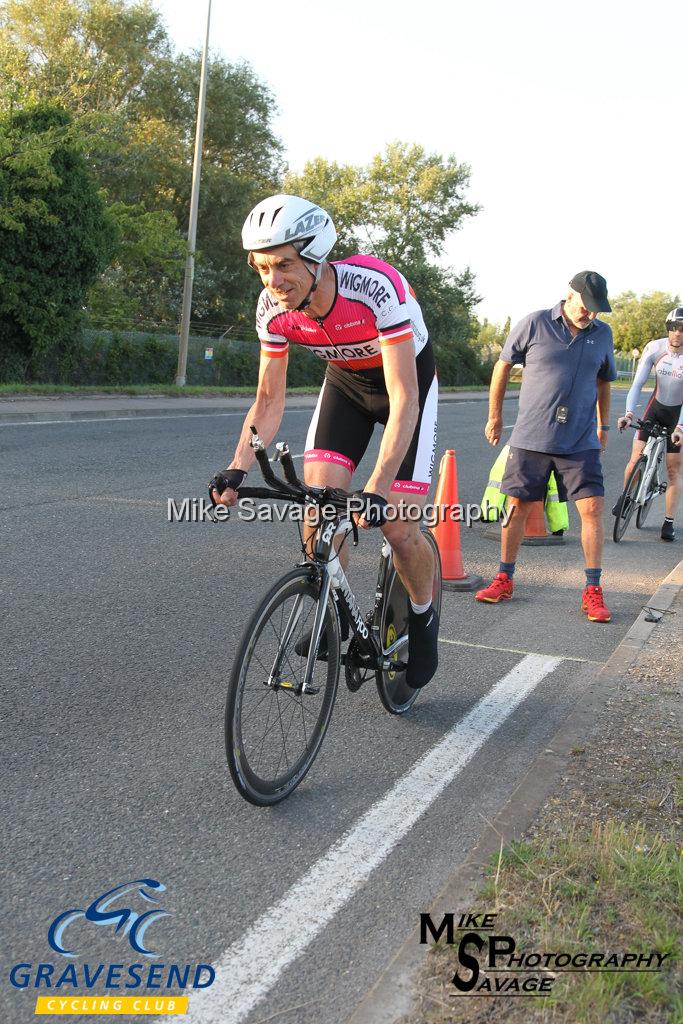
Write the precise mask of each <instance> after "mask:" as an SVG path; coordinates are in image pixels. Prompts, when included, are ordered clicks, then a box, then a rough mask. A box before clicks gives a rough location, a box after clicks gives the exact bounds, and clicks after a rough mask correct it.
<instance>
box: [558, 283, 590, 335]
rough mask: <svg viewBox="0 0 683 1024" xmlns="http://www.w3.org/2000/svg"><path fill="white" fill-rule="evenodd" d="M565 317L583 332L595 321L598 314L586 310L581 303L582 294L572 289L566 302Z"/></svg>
mask: <svg viewBox="0 0 683 1024" xmlns="http://www.w3.org/2000/svg"><path fill="white" fill-rule="evenodd" d="M564 315H565V316H566V318H567V320H569V322H570V323H572V324H574V327H578V328H579V330H583V329H584V327H588V325H589V323H590V322H591V320H595V318H596V316H597V315H598V314H597V313H593V312H592V311H591V310H590V309H586V307H585V306H584V304H583V302H582V301H581V294H580V292H575V291H574V290H573V289H572V290H571V291H570V292H569V295H568V296H567V298H566V299H565V300H564Z"/></svg>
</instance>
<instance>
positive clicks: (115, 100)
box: [0, 0, 171, 118]
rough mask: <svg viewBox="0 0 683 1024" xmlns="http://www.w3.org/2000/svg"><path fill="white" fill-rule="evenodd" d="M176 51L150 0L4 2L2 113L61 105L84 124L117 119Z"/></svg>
mask: <svg viewBox="0 0 683 1024" xmlns="http://www.w3.org/2000/svg"><path fill="white" fill-rule="evenodd" d="M170 49H171V48H170V43H169V40H168V36H167V34H166V31H165V29H164V27H163V24H162V22H161V17H160V15H159V14H158V12H157V11H155V10H154V8H153V7H152V5H151V4H150V3H149V2H148V0H143V2H141V3H127V2H126V0H51V2H50V3H49V4H48V3H45V2H44V0H2V3H0V108H4V109H8V108H10V109H11V108H12V107H16V106H19V107H21V106H24V105H25V104H27V103H36V102H39V101H53V102H54V103H58V104H59V105H60V106H63V107H65V108H66V109H68V110H69V111H70V112H71V113H72V114H73V116H74V117H76V118H80V117H82V116H83V115H85V114H89V113H92V112H93V111H98V112H105V111H109V112H110V113H116V112H118V111H120V110H121V109H124V108H125V107H126V106H127V104H128V103H130V102H131V101H132V100H133V99H134V98H135V97H137V96H139V95H140V94H141V92H144V82H145V79H146V77H147V74H148V73H149V71H150V69H151V68H152V67H153V66H154V63H155V61H156V60H159V59H163V58H164V57H165V56H167V55H168V54H169V53H170Z"/></svg>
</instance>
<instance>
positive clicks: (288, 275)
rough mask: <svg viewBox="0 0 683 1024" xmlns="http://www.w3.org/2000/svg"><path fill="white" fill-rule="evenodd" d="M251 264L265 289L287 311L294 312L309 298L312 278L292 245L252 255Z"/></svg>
mask: <svg viewBox="0 0 683 1024" xmlns="http://www.w3.org/2000/svg"><path fill="white" fill-rule="evenodd" d="M250 263H251V265H252V267H253V268H254V270H255V271H256V272H257V273H258V275H259V277H260V278H261V281H262V282H263V286H264V288H267V289H268V291H269V292H270V294H271V295H272V296H273V298H274V299H276V300H277V302H279V303H280V304H281V305H283V306H284V307H285V308H286V309H296V308H297V306H300V305H301V303H302V302H303V301H304V299H305V298H306V296H307V295H308V291H309V289H310V287H311V284H312V280H311V278H312V275H311V272H310V270H308V268H307V266H306V264H305V263H304V261H303V260H302V259H301V256H299V253H298V252H297V251H296V249H295V248H294V246H293V245H278V246H276V247H275V248H274V249H268V250H267V251H266V252H252V253H251V255H250Z"/></svg>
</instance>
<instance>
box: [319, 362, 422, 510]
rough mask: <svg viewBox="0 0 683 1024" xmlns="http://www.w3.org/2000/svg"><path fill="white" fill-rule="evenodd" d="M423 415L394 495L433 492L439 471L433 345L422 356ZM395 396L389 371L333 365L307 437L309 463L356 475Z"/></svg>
mask: <svg viewBox="0 0 683 1024" xmlns="http://www.w3.org/2000/svg"><path fill="white" fill-rule="evenodd" d="M416 369H417V383H418V389H419V406H420V412H419V416H418V420H417V425H416V427H415V432H414V433H413V437H412V440H411V442H410V445H409V446H408V451H407V452H406V455H405V458H404V459H403V462H402V463H401V465H400V467H399V470H398V473H397V475H396V480H395V481H394V483H393V485H392V488H391V489H392V491H399V492H407V493H410V494H427V493H428V492H429V486H430V483H431V479H432V469H433V467H434V449H435V447H436V417H437V404H438V386H437V380H436V372H435V368H434V355H433V351H432V346H431V345H430V344H427V345H425V347H424V348H423V349H422V351H421V352H420V353H419V354H418V355H417V357H416ZM388 418H389V395H388V394H387V389H386V384H385V382H384V373H383V371H382V370H381V369H379V370H376V371H365V372H354V371H353V370H342V369H339V368H338V367H336V366H328V367H327V371H326V373H325V380H324V381H323V386H322V390H321V392H320V396H319V398H318V404H317V406H316V409H315V412H314V413H313V419H312V420H311V424H310V426H309V428H308V434H307V436H306V452H305V455H304V463H305V464H306V463H310V462H328V463H330V464H336V465H341V466H344V467H345V468H346V469H348V470H349V472H350V473H353V471H354V470H355V468H356V466H357V465H358V463H359V462H360V460H361V459H362V458H363V455H364V454H365V451H366V449H367V447H368V444H369V442H370V438H371V437H372V433H373V430H374V429H375V424H376V423H382V424H383V425H386V422H387V420H388Z"/></svg>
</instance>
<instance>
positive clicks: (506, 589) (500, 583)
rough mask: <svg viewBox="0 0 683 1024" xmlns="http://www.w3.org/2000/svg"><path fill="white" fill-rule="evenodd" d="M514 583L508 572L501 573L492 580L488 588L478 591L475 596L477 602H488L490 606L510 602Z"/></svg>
mask: <svg viewBox="0 0 683 1024" xmlns="http://www.w3.org/2000/svg"><path fill="white" fill-rule="evenodd" d="M513 586H514V583H513V581H512V580H511V579H510V577H509V576H508V574H507V573H506V572H499V573H497V574H496V576H495V577H494V578H493V579H492V580H491V582H490V583H489V585H488V587H484V589H483V590H478V591H477V592H476V594H475V595H474V596H475V598H476V599H477V601H486V602H487V603H488V604H498V602H499V601H509V600H510V599H511V597H512V588H513Z"/></svg>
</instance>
